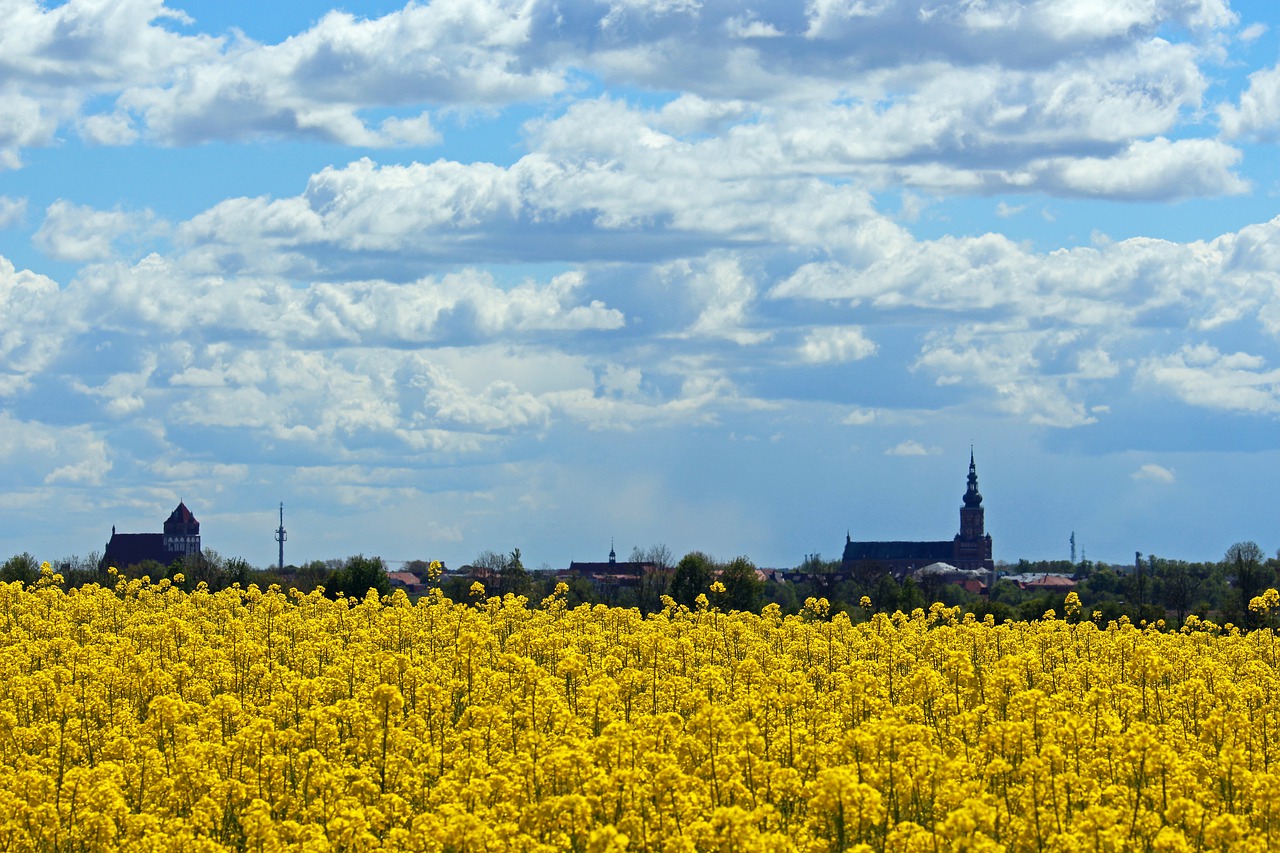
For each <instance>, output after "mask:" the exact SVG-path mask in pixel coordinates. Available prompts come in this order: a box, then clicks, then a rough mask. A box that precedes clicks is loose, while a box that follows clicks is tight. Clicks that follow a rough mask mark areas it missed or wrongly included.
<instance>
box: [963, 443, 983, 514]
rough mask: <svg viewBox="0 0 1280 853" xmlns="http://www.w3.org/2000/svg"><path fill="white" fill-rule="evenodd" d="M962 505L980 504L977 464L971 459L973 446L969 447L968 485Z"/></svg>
mask: <svg viewBox="0 0 1280 853" xmlns="http://www.w3.org/2000/svg"><path fill="white" fill-rule="evenodd" d="M964 505H965V506H967V507H979V506H982V492H979V491H978V466H977V465H975V464H974V461H973V448H972V447H970V448H969V487H968V488H967V489H965V492H964Z"/></svg>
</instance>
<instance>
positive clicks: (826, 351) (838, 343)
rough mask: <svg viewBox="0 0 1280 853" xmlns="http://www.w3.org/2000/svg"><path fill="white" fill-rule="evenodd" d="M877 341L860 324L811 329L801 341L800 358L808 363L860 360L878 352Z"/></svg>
mask: <svg viewBox="0 0 1280 853" xmlns="http://www.w3.org/2000/svg"><path fill="white" fill-rule="evenodd" d="M877 349H878V347H877V346H876V343H875V341H872V340H870V339H869V338H867V336H866V335H865V334H863V331H862V329H861V328H860V327H858V326H825V327H822V328H818V329H811V330H810V331H809V332H808V334H806V335H805V338H804V341H802V342H801V344H800V346H799V348H798V352H799V355H800V360H801V361H803V362H806V363H808V364H828V363H837V364H838V363H843V362H848V361H860V360H861V359H864V358H870V357H871V356H873V355H875V354H876V350H877Z"/></svg>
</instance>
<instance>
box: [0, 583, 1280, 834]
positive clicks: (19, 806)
mask: <svg viewBox="0 0 1280 853" xmlns="http://www.w3.org/2000/svg"><path fill="white" fill-rule="evenodd" d="M56 581H57V578H56V576H52V575H50V574H49V573H48V571H47V570H46V575H45V578H44V580H42V581H41V582H40V583H37V584H35V585H33V586H30V587H26V588H24V587H23V586H22V585H21V584H17V583H14V584H7V585H3V584H0V851H28V850H49V851H54V850H68V851H72V850H74V851H81V850H86V851H87V850H120V849H124V850H131V851H132V850H165V851H169V850H197V851H202V850H208V851H215V850H229V849H230V850H252V851H271V850H286V849H288V850H317V851H319V850H424V851H481V850H484V851H506V850H510V851H552V850H554V851H561V850H570V851H621V850H637V851H694V850H696V851H704V850H724V851H753V850H769V851H772V850H806V851H837V850H893V851H898V850H906V851H912V850H919V851H939V850H1061V851H1068V850H1170V851H1173V850H1227V849H1230V850H1259V851H1261V850H1267V849H1270V848H1272V847H1275V846H1277V845H1280V679H1277V658H1276V656H1277V651H1278V650H1277V639H1276V636H1275V634H1274V633H1273V632H1272V631H1255V632H1250V633H1247V634H1242V633H1240V632H1238V631H1236V630H1233V629H1224V628H1218V627H1216V626H1213V625H1210V624H1207V623H1202V622H1196V621H1195V620H1194V619H1193V620H1192V622H1191V624H1189V625H1188V626H1186V627H1184V628H1183V629H1182V630H1181V631H1160V630H1157V629H1156V628H1139V627H1135V626H1133V625H1130V624H1126V623H1122V624H1118V625H1117V624H1114V623H1113V624H1110V625H1101V626H1100V625H1097V624H1095V623H1093V622H1091V621H1089V620H1088V619H1087V618H1085V619H1079V615H1080V614H1078V613H1075V612H1071V611H1075V610H1077V609H1078V608H1077V604H1076V603H1073V602H1072V601H1071V600H1070V599H1069V600H1068V602H1067V607H1066V609H1067V611H1069V613H1068V615H1067V616H1066V617H1065V618H1059V617H1056V616H1054V615H1053V614H1052V613H1050V614H1046V617H1045V618H1044V619H1042V620H1039V621H1036V622H1032V623H1018V624H1005V625H994V624H991V623H984V622H981V621H974V620H973V619H972V618H971V617H965V616H963V615H962V614H960V613H959V612H958V611H955V610H948V609H945V608H943V607H942V606H941V605H935V606H934V608H933V609H931V610H929V611H928V612H925V611H919V610H917V611H916V612H914V613H912V614H910V615H903V614H897V615H894V616H885V615H883V614H877V615H870V614H868V618H867V620H866V621H863V622H851V621H850V620H849V618H848V617H847V616H845V615H838V616H836V617H834V618H827V614H826V612H825V602H822V601H812V600H811V601H810V602H809V604H808V605H807V607H806V610H805V612H804V613H802V614H801V615H800V616H796V617H787V618H783V617H781V616H780V615H779V614H778V612H777V610H776V608H775V609H766V610H765V612H764V613H763V614H761V615H753V614H747V613H733V614H724V613H720V612H717V611H716V610H715V609H714V608H706V607H700V608H699V609H697V610H694V611H689V610H686V609H682V608H677V607H675V606H674V605H673V606H670V607H668V608H667V610H666V612H664V613H661V614H657V615H654V616H650V617H643V616H641V615H640V613H639V612H637V611H634V610H623V609H618V608H613V609H610V608H605V607H587V606H582V607H578V608H576V609H569V608H567V607H566V606H565V604H564V602H563V600H562V598H561V597H560V596H552V597H551V598H549V599H547V600H545V601H543V602H542V603H541V604H540V605H539V606H530V605H529V604H528V603H527V602H526V601H524V600H523V599H519V598H512V597H507V598H506V599H498V598H485V597H484V596H483V594H482V593H481V591H480V590H477V592H478V593H481V594H479V595H477V597H476V600H475V601H474V602H472V603H454V602H451V601H448V600H447V599H444V598H442V597H441V596H440V595H439V593H438V592H437V593H434V594H432V595H430V596H427V597H425V598H423V599H422V600H420V601H418V602H416V603H411V602H410V601H409V600H408V599H407V598H405V597H404V595H403V594H402V593H397V594H396V595H394V596H392V597H390V598H388V599H384V600H381V601H379V600H378V599H377V598H376V597H375V596H372V595H371V596H370V597H368V598H366V599H365V600H363V601H351V600H341V599H340V600H338V601H332V600H329V599H326V598H324V597H323V596H321V595H319V594H309V595H301V594H299V593H296V592H290V593H285V592H281V591H279V590H278V589H276V588H274V587H273V588H272V589H270V590H267V591H262V590H259V589H258V588H256V587H250V588H249V589H247V590H241V589H238V588H236V589H231V590H226V591H223V592H219V593H210V592H208V591H206V590H203V589H197V590H196V591H194V592H190V593H188V592H183V591H182V590H180V589H178V588H176V587H174V586H171V585H170V584H169V582H168V581H161V582H160V583H157V584H152V583H149V582H146V581H145V580H142V581H139V580H132V581H124V580H122V581H120V582H119V584H118V585H117V586H116V587H115V588H114V589H112V588H109V587H100V586H87V587H84V588H81V589H73V590H69V591H64V590H62V589H60V587H59V586H58V584H57V582H56ZM1270 603H1271V604H1272V605H1274V604H1277V603H1280V601H1272V602H1270ZM1264 604H1265V602H1264Z"/></svg>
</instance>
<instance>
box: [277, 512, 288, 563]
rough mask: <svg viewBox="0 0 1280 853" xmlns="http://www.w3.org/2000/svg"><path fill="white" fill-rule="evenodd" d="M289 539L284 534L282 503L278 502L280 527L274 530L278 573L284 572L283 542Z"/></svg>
mask: <svg viewBox="0 0 1280 853" xmlns="http://www.w3.org/2000/svg"><path fill="white" fill-rule="evenodd" d="M288 538H289V537H288V536H286V535H285V532H284V501H281V502H280V526H279V527H277V528H276V541H277V542H279V543H280V571H282V572H283V571H284V540H286V539H288Z"/></svg>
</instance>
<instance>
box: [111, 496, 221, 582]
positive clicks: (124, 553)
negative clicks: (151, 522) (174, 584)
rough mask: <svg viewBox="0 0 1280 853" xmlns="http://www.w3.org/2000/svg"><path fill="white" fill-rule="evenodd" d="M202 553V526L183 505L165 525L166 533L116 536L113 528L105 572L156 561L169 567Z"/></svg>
mask: <svg viewBox="0 0 1280 853" xmlns="http://www.w3.org/2000/svg"><path fill="white" fill-rule="evenodd" d="M200 553H201V552H200V522H198V521H196V517H195V516H194V515H192V513H191V510H189V509H187V505H186V504H185V503H183V502H182V501H179V502H178V506H177V507H176V508H175V509H174V511H173V512H171V513H169V519H168V521H166V522H165V523H164V532H163V533H116V528H115V526H114V525H113V526H112V527H111V541H109V542H108V543H107V549H106V552H105V553H103V555H102V562H101V566H102V568H104V569H105V568H106V567H107V566H115V567H116V568H117V569H123V568H126V567H128V566H136V565H139V564H141V563H144V562H146V561H148V560H153V561H155V562H157V563H159V564H160V565H162V566H168V565H171V564H172V563H174V562H175V561H177V560H181V559H183V558H185V557H188V556H192V555H199V554H200Z"/></svg>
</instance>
